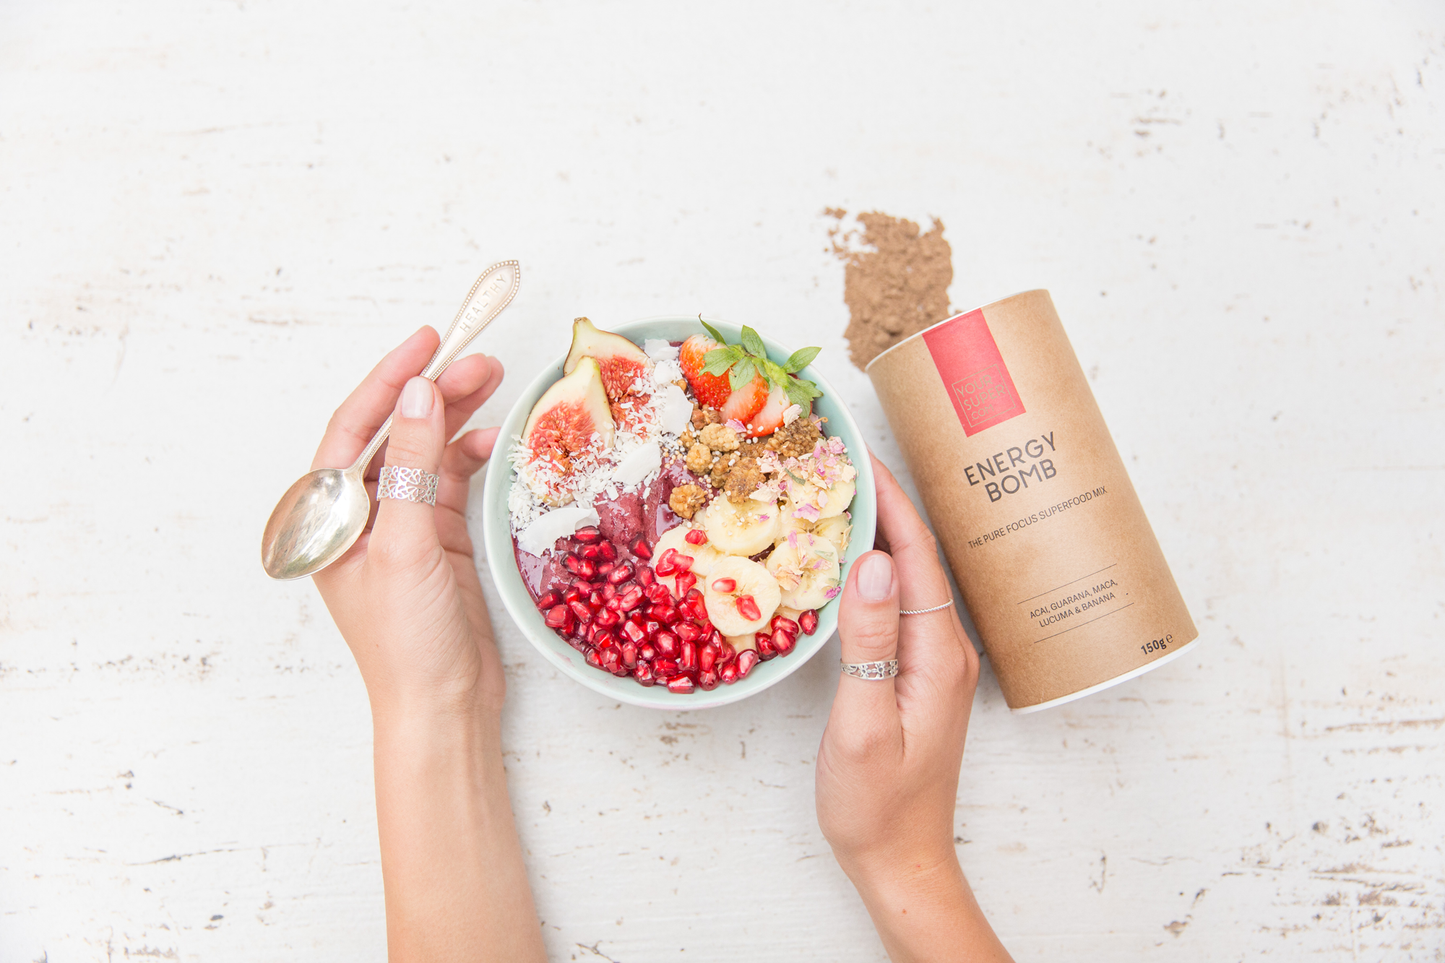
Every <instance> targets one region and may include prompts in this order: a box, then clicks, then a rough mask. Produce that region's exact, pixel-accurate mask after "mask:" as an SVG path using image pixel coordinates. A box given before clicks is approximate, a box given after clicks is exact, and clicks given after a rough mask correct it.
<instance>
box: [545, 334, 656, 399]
mask: <svg viewBox="0 0 1445 963" xmlns="http://www.w3.org/2000/svg"><path fill="white" fill-rule="evenodd" d="M583 358H595V359H596V361H597V364H598V367H599V368H600V369H601V371H602V387H603V390H605V391H606V392H607V397H608V399H609V400H610V401H612V402H613V403H614V404H615V403H617V402H619V401H621V400H622V399H623V398H625V397H627V395H629V394H631V393H632V385H633V383H634V382H635V381H636V380H637V377H638V375H640V374H642V373H643V372H644V371H646V370H647V361H648V358H647V353H646V352H644V351H643V350H642V349H641V348H639V347H638V346H637V345H635V344H633V343H632V342H631V341H628V340H627V339H626V338H624V337H623V336H622V335H620V334H613V333H612V332H611V331H603V330H601V329H599V328H598V327H597V326H595V325H594V324H593V323H592V322H591V321H589V320H587V319H586V318H578V319H577V320H575V321H573V322H572V350H571V351H569V352H567V361H566V362H565V363H564V364H563V365H562V371H563V372H565V373H567V374H571V373H572V370H573V369H574V368H576V367H577V365H578V363H579V362H581V360H582V359H583Z"/></svg>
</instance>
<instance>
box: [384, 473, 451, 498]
mask: <svg viewBox="0 0 1445 963" xmlns="http://www.w3.org/2000/svg"><path fill="white" fill-rule="evenodd" d="M376 480H377V485H376V497H377V498H378V499H382V498H395V499H397V500H398V501H403V502H425V503H426V504H428V505H436V503H437V482H438V481H440V480H441V479H439V478H438V477H437V476H436V475H433V474H432V473H431V472H429V471H422V470H421V469H420V468H401V467H396V466H392V465H387V466H386V467H385V468H383V469H382V470H381V474H380V475H378V476H377V479H376Z"/></svg>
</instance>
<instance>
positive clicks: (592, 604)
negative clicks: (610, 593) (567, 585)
mask: <svg viewBox="0 0 1445 963" xmlns="http://www.w3.org/2000/svg"><path fill="white" fill-rule="evenodd" d="M606 602H607V600H606V599H604V598H603V597H602V593H601V592H593V593H592V594H591V595H589V596H587V607H588V608H589V609H591V610H592V611H594V612H596V611H598V610H599V609H601V608H602V606H603V605H604V604H606Z"/></svg>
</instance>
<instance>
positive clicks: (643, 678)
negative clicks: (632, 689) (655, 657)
mask: <svg viewBox="0 0 1445 963" xmlns="http://www.w3.org/2000/svg"><path fill="white" fill-rule="evenodd" d="M632 677H633V678H634V679H636V680H637V681H638V683H639V684H641V685H649V686H650V685H656V684H657V677H656V676H655V675H653V674H652V666H651V665H650V664H649V663H647V662H639V663H637V668H635V669H633V670H632Z"/></svg>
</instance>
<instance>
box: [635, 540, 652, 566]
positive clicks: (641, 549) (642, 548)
mask: <svg viewBox="0 0 1445 963" xmlns="http://www.w3.org/2000/svg"><path fill="white" fill-rule="evenodd" d="M631 548H632V554H633V555H636V556H637V557H638V558H640V559H643V560H644V561H647V560H650V559H651V558H652V546H651V545H649V544H647V539H645V538H643V537H642V536H641V535H639V536H637V541H635V542H633V543H632V546H631Z"/></svg>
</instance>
